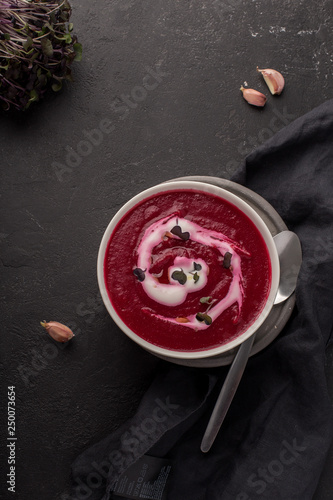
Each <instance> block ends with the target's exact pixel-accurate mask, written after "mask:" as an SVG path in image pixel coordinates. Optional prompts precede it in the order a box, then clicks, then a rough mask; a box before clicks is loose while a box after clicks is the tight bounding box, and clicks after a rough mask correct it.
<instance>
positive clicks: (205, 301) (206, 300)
mask: <svg viewBox="0 0 333 500" xmlns="http://www.w3.org/2000/svg"><path fill="white" fill-rule="evenodd" d="M211 300H212V297H201V299H200V304H210V303H211Z"/></svg>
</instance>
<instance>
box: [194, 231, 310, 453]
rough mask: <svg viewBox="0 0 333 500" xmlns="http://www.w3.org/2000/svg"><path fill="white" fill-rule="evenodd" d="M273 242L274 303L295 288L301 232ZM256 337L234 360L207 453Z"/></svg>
mask: <svg viewBox="0 0 333 500" xmlns="http://www.w3.org/2000/svg"><path fill="white" fill-rule="evenodd" d="M274 243H275V245H276V249H277V252H278V256H279V261H280V283H279V288H278V291H277V294H276V297H275V300H274V304H279V303H280V302H283V301H284V300H287V299H288V297H290V295H291V294H292V293H293V292H294V290H295V288H296V282H297V277H298V273H299V270H300V267H301V263H302V250H301V244H300V241H299V239H298V236H297V235H296V234H295V233H293V232H292V231H282V232H281V233H278V234H277V235H276V236H274ZM254 339H255V333H254V334H253V335H251V337H249V338H248V339H247V340H245V342H243V343H242V344H241V345H240V347H239V349H238V351H237V354H236V356H235V358H234V360H233V362H232V365H231V367H230V369H229V372H228V375H227V377H226V379H225V381H224V384H223V386H222V389H221V392H220V394H219V396H218V398H217V401H216V403H215V407H214V410H213V412H212V415H211V417H210V420H209V422H208V425H207V428H206V432H205V434H204V437H203V439H202V442H201V451H203V452H204V453H206V452H207V451H209V450H210V448H211V446H212V444H213V443H214V440H215V438H216V436H217V434H218V432H219V430H220V427H221V425H222V423H223V420H224V418H225V416H226V414H227V412H228V409H229V406H230V404H231V402H232V400H233V398H234V395H235V393H236V390H237V387H238V385H239V382H240V381H241V378H242V375H243V372H244V369H245V366H246V364H247V360H248V358H249V356H250V353H251V349H252V346H253V342H254Z"/></svg>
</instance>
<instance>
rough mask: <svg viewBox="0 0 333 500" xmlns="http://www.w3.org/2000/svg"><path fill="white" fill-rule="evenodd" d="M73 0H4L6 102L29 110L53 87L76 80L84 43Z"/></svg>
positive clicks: (2, 83) (1, 70)
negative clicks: (79, 37) (77, 27)
mask: <svg viewBox="0 0 333 500" xmlns="http://www.w3.org/2000/svg"><path fill="white" fill-rule="evenodd" d="M70 16H71V7H70V4H69V2H68V1H67V0H63V1H62V0H56V1H54V2H53V3H48V2H47V1H44V0H12V1H8V0H0V104H2V106H3V108H4V109H5V110H9V109H11V108H13V109H16V110H26V109H28V107H29V106H30V105H31V103H32V102H34V101H39V100H40V99H41V98H42V97H43V96H44V94H45V92H46V90H47V89H48V88H52V89H53V90H54V91H58V90H60V89H61V87H62V83H63V81H64V80H69V81H72V79H73V78H72V71H71V64H72V62H73V61H74V60H80V59H81V55H82V47H81V44H79V43H78V42H77V37H76V36H75V35H73V33H72V31H73V24H72V23H70V22H69V19H70Z"/></svg>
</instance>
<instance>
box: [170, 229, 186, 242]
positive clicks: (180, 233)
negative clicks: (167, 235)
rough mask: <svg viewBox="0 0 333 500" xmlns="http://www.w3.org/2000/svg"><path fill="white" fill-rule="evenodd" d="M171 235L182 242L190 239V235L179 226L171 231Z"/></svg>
mask: <svg viewBox="0 0 333 500" xmlns="http://www.w3.org/2000/svg"><path fill="white" fill-rule="evenodd" d="M170 232H171V233H172V234H174V235H175V236H178V238H181V239H182V240H184V241H187V240H189V239H190V233H189V232H188V231H184V232H183V231H182V228H181V227H180V226H174V227H173V228H172V229H171V231H170Z"/></svg>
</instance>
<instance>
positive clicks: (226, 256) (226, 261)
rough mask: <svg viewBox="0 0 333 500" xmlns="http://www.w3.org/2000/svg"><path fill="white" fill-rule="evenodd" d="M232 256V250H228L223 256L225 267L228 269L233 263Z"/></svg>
mask: <svg viewBox="0 0 333 500" xmlns="http://www.w3.org/2000/svg"><path fill="white" fill-rule="evenodd" d="M231 257H232V254H231V253H230V252H226V253H225V254H224V257H223V267H225V268H226V269H229V267H230V264H231Z"/></svg>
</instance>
